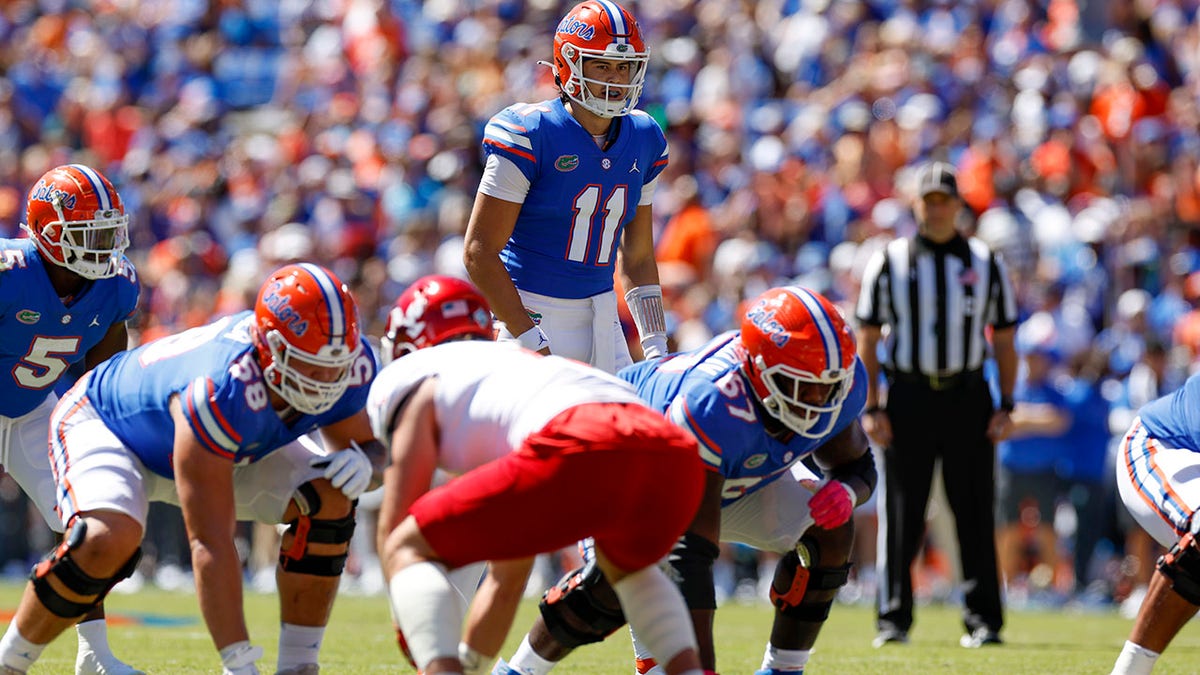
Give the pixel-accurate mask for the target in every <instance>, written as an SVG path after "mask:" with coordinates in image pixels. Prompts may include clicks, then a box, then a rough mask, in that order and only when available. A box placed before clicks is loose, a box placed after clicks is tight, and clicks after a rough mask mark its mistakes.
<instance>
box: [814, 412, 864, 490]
mask: <svg viewBox="0 0 1200 675" xmlns="http://www.w3.org/2000/svg"><path fill="white" fill-rule="evenodd" d="M813 458H814V459H816V460H817V466H819V467H821V470H822V471H823V472H824V473H825V475H826V476H827V477H828V478H831V479H833V480H839V481H841V482H843V483H845V484H846V485H848V486H850V489H851V490H853V491H854V496H855V500H854V503H855V505H858V504H862V503H863V502H865V501H867V499H869V498H870V497H871V493H872V492H874V491H875V485H876V483H877V482H878V477H877V476H876V473H875V461H874V459H872V457H871V446H870V445H869V444H868V442H867V435H866V434H865V433H864V432H863V428H862V425H861V424H859V422H858V420H855V421H854V422H852V423H851V424H850V426H848V427H846V428H845V429H842V430H841V431H840V432H838V434H837V435H836V436H834V437H833V438H830V439H829V440H827V441H825V442H824V443H822V444H821V446H820V447H818V448H817V449H816V450H815V451H813Z"/></svg>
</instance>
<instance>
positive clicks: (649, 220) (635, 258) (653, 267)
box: [617, 205, 658, 291]
mask: <svg viewBox="0 0 1200 675" xmlns="http://www.w3.org/2000/svg"><path fill="white" fill-rule="evenodd" d="M617 274H619V275H620V278H621V287H622V288H624V289H625V290H626V291H628V290H630V289H633V288H636V287H638V286H645V285H647V284H657V283H658V264H657V263H655V261H654V219H653V209H652V207H651V206H650V205H645V206H639V207H637V211H635V212H634V214H633V220H630V221H629V224H628V225H626V226H625V231H624V232H623V233H622V234H621V245H620V247H618V249H617Z"/></svg>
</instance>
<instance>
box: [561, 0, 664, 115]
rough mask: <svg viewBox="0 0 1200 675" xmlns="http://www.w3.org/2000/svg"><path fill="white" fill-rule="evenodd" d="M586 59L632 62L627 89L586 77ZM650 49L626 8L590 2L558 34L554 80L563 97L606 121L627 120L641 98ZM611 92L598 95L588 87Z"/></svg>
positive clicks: (574, 10)
mask: <svg viewBox="0 0 1200 675" xmlns="http://www.w3.org/2000/svg"><path fill="white" fill-rule="evenodd" d="M587 59H606V60H612V61H628V62H629V63H630V66H631V70H632V72H631V73H630V79H629V83H628V84H610V83H607V82H603V81H601V80H594V79H588V78H586V77H584V75H583V62H584V61H585V60H587ZM649 62H650V50H649V49H648V48H647V47H646V43H645V41H644V40H643V39H642V29H641V28H640V27H639V26H638V23H637V20H636V19H634V18H633V15H632V14H630V13H629V12H628V11H627V10H626V9H625V8H624V7H621V6H620V5H618V4H617V3H615V2H611V0H587V1H586V2H581V3H579V4H578V5H575V7H573V8H572V9H571V11H570V12H567V15H566V16H565V17H563V20H562V21H560V22H559V24H558V28H557V29H556V30H555V31H554V63H553V64H551V67H552V68H553V69H554V79H555V80H556V81H557V82H558V86H559V88H561V89H562V92H563V94H564V95H566V97H567V98H569V99H571V100H572V101H574V102H575V103H577V104H579V105H581V106H583V107H584V108H585V109H587V110H589V111H591V112H593V113H595V114H597V115H599V116H601V117H619V116H621V115H628V114H629V113H630V112H631V111H633V109H634V106H636V105H637V102H638V97H639V96H641V95H642V85H643V84H644V83H645V81H646V65H647V64H648V63H649ZM589 84H591V85H597V86H601V87H606V89H605V90H604V91H605V94H609V93H611V94H613V96H608V95H604V96H596V95H595V94H593V93H592V91H591V90H590V89H589V88H588V85H589Z"/></svg>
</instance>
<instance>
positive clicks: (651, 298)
mask: <svg viewBox="0 0 1200 675" xmlns="http://www.w3.org/2000/svg"><path fill="white" fill-rule="evenodd" d="M625 304H626V305H627V306H628V307H629V314H630V315H631V316H632V317H633V325H634V326H635V327H637V332H638V337H639V338H641V342H642V352H643V353H645V355H646V358H648V359H649V358H654V357H656V356H664V355H666V353H667V317H666V314H664V313H663V298H662V286H660V285H659V284H646V285H645V286H638V287H636V288H631V289H629V292H628V293H626V294H625Z"/></svg>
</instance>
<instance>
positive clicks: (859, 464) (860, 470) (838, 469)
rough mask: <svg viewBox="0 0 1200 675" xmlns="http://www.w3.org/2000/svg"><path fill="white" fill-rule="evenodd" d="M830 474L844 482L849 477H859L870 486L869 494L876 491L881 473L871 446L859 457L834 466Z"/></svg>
mask: <svg viewBox="0 0 1200 675" xmlns="http://www.w3.org/2000/svg"><path fill="white" fill-rule="evenodd" d="M829 474H830V476H831V477H832V478H834V479H835V480H840V481H843V482H845V479H847V478H851V477H853V478H857V479H859V480H861V481H862V482H864V483H866V484H867V487H868V488H870V492H869V494H874V493H875V486H876V485H877V484H878V483H879V474H878V473H877V472H876V471H875V458H874V457H873V456H872V455H871V450H870V449H869V448H868V449H867V451H866V452H864V453H863V454H862V456H861V457H859V458H858V459H856V460H854V461H852V462H847V463H846V464H842V465H841V466H835V467H833V468H832V469H830V470H829Z"/></svg>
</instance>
